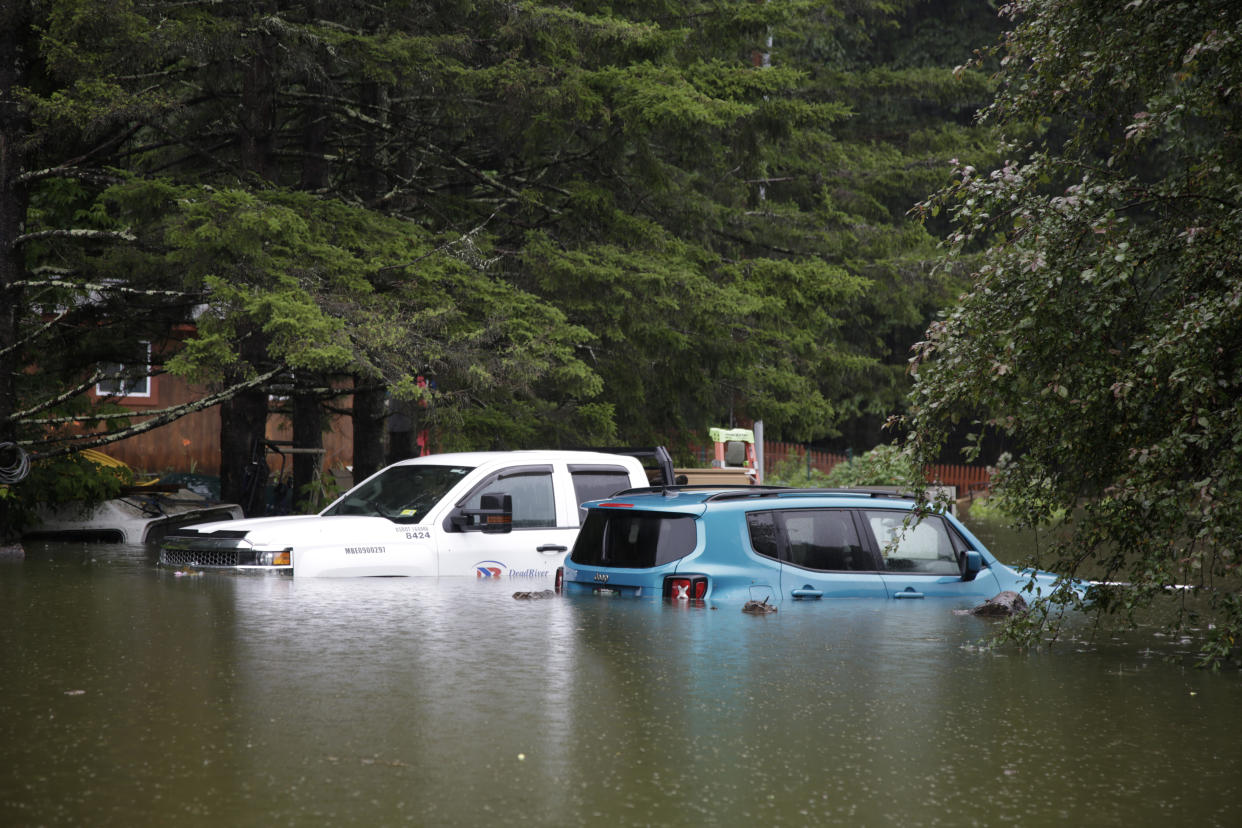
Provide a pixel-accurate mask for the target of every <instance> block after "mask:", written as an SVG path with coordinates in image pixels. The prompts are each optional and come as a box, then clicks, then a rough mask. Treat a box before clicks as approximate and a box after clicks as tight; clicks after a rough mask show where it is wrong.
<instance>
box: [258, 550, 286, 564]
mask: <svg viewBox="0 0 1242 828" xmlns="http://www.w3.org/2000/svg"><path fill="white" fill-rule="evenodd" d="M254 562H255V563H256V564H258V565H259V566H289V565H290V564H291V563H292V562H293V551H292V550H291V549H282V550H280V551H279V552H255V553H254Z"/></svg>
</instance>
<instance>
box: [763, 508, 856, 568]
mask: <svg viewBox="0 0 1242 828" xmlns="http://www.w3.org/2000/svg"><path fill="white" fill-rule="evenodd" d="M747 525H748V526H749V529H750V542H751V546H752V547H753V548H754V550H755V552H757V553H758V554H760V555H763V556H764V557H768V558H778V559H780V560H782V561H784V562H785V563H788V564H791V565H792V566H799V567H802V568H803V569H816V570H823V571H836V572H874V571H875V562H874V561H873V560H872V558H871V555H870V554H869V553H868V552H867V550H866V549H865V548H864V547H863V545H862V542H861V540H860V539H859V537H858V530H857V529H855V527H854V518H853V515H851V514H850V512H849V510H847V509H789V510H780V511H772V512H752V513H750V514H749V515H747Z"/></svg>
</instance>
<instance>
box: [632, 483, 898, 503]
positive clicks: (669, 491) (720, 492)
mask: <svg viewBox="0 0 1242 828" xmlns="http://www.w3.org/2000/svg"><path fill="white" fill-rule="evenodd" d="M695 491H699V492H711V494H709V495H708V496H707V497H705V498H704V499H703V500H704V502H707V501H714V500H741V499H743V498H758V497H780V496H789V495H798V496H808V495H810V496H815V495H821V496H825V497H874V498H890V499H893V500H913V499H914V497H915V495H914V493H913V492H911V491H909V490H905V489H880V488H869V487H866V486H860V487H858V488H818V489H809V488H802V489H799V488H794V487H791V486H767V485H762V484H760V485H750V484H746V483H698V484H695V485H681V486H642V487H639V488H634V489H625V490H623V491H620V492H617V493H616V494H614V495H613V497H621V496H622V495H636V494H662V495H674V494H677V493H678V492H695Z"/></svg>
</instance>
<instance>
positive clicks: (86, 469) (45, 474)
mask: <svg viewBox="0 0 1242 828" xmlns="http://www.w3.org/2000/svg"><path fill="white" fill-rule="evenodd" d="M131 483H133V473H132V472H131V471H130V470H129V469H128V468H127V467H124V466H110V465H102V464H99V463H96V462H94V461H92V460H90V459H88V458H87V457H84V456H83V455H81V454H69V455H65V456H61V457H55V458H51V459H47V460H38V461H35V462H32V463H31V464H30V473H29V474H28V475H27V476H26V478H25V479H24V480H22V481H21V482H20V483H18V484H17V485H14V486H12V487H10V488H9V492H8V495H9V497H8V498H7V500H8V501H9V502H8V503H6V504H5V509H6V510H7V511H8V518H9V520H10V521H12V525H10V526H7V527H5V529H6V531H15V530H16V531H20V530H22V529H24V528H33V527H34V526H36V525H37V522H38V518H37V517H36V510H37V509H38V507H46V508H49V509H55V508H57V507H67V508H74V507H76V508H80V509H81V510H82V511H83V513H84V514H85V513H86V512H87V511H88V510H89V509H90V508H91V507H93V506H94V505H96V504H98V503H101V502H102V501H105V500H108V499H110V498H113V497H116V496H117V495H118V494H120V492H121V488H122V487H123V486H127V485H129V484H131Z"/></svg>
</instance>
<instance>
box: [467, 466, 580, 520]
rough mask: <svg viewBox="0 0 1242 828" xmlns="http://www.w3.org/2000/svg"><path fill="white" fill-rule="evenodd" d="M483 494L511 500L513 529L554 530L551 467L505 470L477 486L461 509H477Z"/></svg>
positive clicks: (554, 514)
mask: <svg viewBox="0 0 1242 828" xmlns="http://www.w3.org/2000/svg"><path fill="white" fill-rule="evenodd" d="M485 494H507V495H511V496H512V497H513V528H514V529H540V528H544V527H555V526H556V499H555V497H554V496H553V488H552V467H551V466H546V467H545V466H527V467H525V468H522V469H508V470H506V471H502V472H500V473H498V474H495V475H493V476H492V477H489V478H488V479H487V480H486V481H484V483H483V484H482V485H480V486H476V487H475V489H474V491H473V492H471V493H470V496H469V497H467V498H466V500H465V501H464V502H463V503H461V504H460V505H461V507H462V508H466V509H477V508H479V499H480V498H481V497H482V496H483V495H485Z"/></svg>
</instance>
